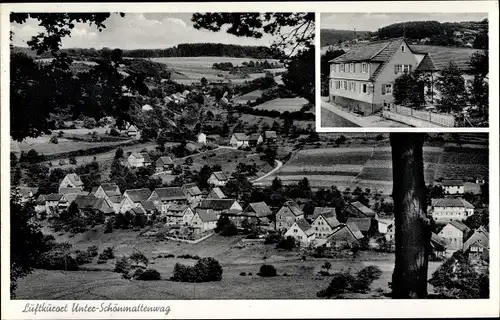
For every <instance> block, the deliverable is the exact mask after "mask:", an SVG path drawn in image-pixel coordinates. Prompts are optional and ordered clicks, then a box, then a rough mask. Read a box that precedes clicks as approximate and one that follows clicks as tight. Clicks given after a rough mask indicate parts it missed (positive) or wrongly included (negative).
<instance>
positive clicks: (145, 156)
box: [141, 152, 151, 162]
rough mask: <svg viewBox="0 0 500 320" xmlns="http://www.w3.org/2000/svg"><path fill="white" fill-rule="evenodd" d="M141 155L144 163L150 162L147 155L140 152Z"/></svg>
mask: <svg viewBox="0 0 500 320" xmlns="http://www.w3.org/2000/svg"><path fill="white" fill-rule="evenodd" d="M141 155H142V157H143V158H144V162H151V158H150V157H149V153H147V152H141Z"/></svg>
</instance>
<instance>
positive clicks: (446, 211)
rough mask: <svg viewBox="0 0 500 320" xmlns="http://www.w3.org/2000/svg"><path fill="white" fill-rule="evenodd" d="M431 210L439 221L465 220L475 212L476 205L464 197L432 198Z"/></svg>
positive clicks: (434, 217) (433, 216)
mask: <svg viewBox="0 0 500 320" xmlns="http://www.w3.org/2000/svg"><path fill="white" fill-rule="evenodd" d="M431 210H432V218H433V219H434V220H435V221H436V222H437V223H447V222H449V221H453V220H465V219H467V218H468V217H470V216H472V215H473V214H474V206H473V205H472V204H470V203H469V202H467V201H466V200H465V199H462V198H442V199H432V200H431Z"/></svg>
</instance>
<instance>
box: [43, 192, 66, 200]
mask: <svg viewBox="0 0 500 320" xmlns="http://www.w3.org/2000/svg"><path fill="white" fill-rule="evenodd" d="M62 197H63V195H62V194H58V193H51V194H48V195H47V197H46V198H45V200H47V201H59V200H61V198H62Z"/></svg>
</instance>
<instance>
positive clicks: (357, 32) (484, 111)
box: [318, 13, 489, 131]
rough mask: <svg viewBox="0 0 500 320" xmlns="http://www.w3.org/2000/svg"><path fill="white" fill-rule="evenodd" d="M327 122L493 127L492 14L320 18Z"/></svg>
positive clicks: (323, 112)
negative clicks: (490, 115)
mask: <svg viewBox="0 0 500 320" xmlns="http://www.w3.org/2000/svg"><path fill="white" fill-rule="evenodd" d="M320 25H321V32H320V42H321V109H320V110H321V115H320V119H321V122H320V124H319V126H318V128H319V130H321V131H327V130H328V129H335V128H341V127H382V128H393V127H408V128H409V127H417V128H452V127H488V109H489V104H488V101H489V100H488V98H489V85H488V74H489V67H488V13H323V14H321V21H320Z"/></svg>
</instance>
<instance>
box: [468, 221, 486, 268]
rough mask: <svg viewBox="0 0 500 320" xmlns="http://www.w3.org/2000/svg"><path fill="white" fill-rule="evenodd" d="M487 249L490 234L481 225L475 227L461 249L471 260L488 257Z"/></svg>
mask: <svg viewBox="0 0 500 320" xmlns="http://www.w3.org/2000/svg"><path fill="white" fill-rule="evenodd" d="M489 250H490V234H489V232H488V231H487V230H486V229H485V228H484V227H483V226H480V227H479V228H477V229H476V230H475V231H474V233H473V234H472V236H470V238H469V239H467V241H465V242H464V246H463V251H464V252H467V253H468V254H469V259H471V260H481V259H482V260H486V259H489Z"/></svg>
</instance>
